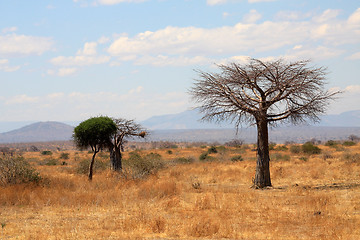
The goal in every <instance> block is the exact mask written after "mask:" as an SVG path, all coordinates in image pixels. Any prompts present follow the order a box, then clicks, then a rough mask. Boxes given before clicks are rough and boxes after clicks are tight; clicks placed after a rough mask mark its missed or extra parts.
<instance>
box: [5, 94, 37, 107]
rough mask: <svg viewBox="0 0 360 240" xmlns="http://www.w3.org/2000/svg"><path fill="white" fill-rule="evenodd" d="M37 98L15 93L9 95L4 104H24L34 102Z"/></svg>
mask: <svg viewBox="0 0 360 240" xmlns="http://www.w3.org/2000/svg"><path fill="white" fill-rule="evenodd" d="M38 100H39V98H38V97H29V96H27V95H26V94H23V95H17V96H14V97H10V98H9V99H8V100H6V101H5V105H14V104H24V103H35V102H37V101H38Z"/></svg>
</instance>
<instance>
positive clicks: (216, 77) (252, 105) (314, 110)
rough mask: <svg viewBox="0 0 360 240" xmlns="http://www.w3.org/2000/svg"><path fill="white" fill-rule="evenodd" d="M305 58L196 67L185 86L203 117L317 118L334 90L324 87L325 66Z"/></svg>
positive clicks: (333, 94) (323, 110)
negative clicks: (196, 76) (188, 85)
mask: <svg viewBox="0 0 360 240" xmlns="http://www.w3.org/2000/svg"><path fill="white" fill-rule="evenodd" d="M309 64H310V61H309V60H302V61H295V62H285V61H284V60H283V59H278V60H275V61H261V60H258V59H251V60H250V61H249V62H248V63H247V64H243V65H241V64H237V63H231V64H229V65H218V67H219V69H220V73H208V72H202V71H198V73H199V77H200V78H199V79H198V80H196V82H195V84H194V87H193V88H192V89H191V90H190V94H191V95H192V98H193V99H194V100H195V101H196V102H197V103H199V104H200V106H199V107H198V108H199V109H200V111H201V112H202V113H204V114H205V115H204V117H203V119H204V120H210V121H222V120H232V121H236V122H238V123H240V122H244V121H245V122H253V121H254V118H255V119H257V118H259V117H260V116H261V117H262V118H266V119H265V120H266V121H267V122H270V123H272V122H275V121H285V120H286V121H289V122H291V123H294V124H296V123H299V122H304V121H306V119H310V120H313V121H316V120H318V118H319V115H320V114H323V113H324V112H325V111H326V107H327V105H328V103H329V101H330V100H333V99H334V98H335V97H336V96H337V95H338V94H339V93H340V92H333V93H330V92H328V91H326V90H324V86H325V84H326V82H325V77H326V74H327V72H326V68H324V67H313V66H309Z"/></svg>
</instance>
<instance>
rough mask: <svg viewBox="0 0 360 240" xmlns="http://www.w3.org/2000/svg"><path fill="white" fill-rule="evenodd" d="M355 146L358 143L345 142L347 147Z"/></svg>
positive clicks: (344, 144)
mask: <svg viewBox="0 0 360 240" xmlns="http://www.w3.org/2000/svg"><path fill="white" fill-rule="evenodd" d="M354 145H356V143H355V142H353V141H345V142H344V143H343V146H346V147H351V146H354Z"/></svg>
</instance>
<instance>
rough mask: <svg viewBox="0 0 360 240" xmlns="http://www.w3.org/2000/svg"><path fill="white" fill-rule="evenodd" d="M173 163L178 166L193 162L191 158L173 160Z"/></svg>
mask: <svg viewBox="0 0 360 240" xmlns="http://www.w3.org/2000/svg"><path fill="white" fill-rule="evenodd" d="M173 162H174V163H178V164H189V163H193V162H195V159H194V158H193V157H179V158H176V159H174V160H173Z"/></svg>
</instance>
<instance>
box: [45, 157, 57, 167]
mask: <svg viewBox="0 0 360 240" xmlns="http://www.w3.org/2000/svg"><path fill="white" fill-rule="evenodd" d="M45 165H47V166H56V165H59V161H58V160H57V159H55V158H50V159H47V160H45Z"/></svg>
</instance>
